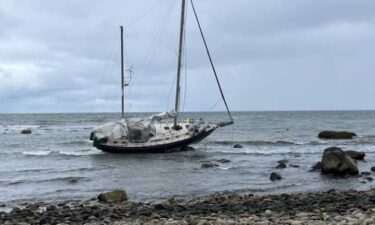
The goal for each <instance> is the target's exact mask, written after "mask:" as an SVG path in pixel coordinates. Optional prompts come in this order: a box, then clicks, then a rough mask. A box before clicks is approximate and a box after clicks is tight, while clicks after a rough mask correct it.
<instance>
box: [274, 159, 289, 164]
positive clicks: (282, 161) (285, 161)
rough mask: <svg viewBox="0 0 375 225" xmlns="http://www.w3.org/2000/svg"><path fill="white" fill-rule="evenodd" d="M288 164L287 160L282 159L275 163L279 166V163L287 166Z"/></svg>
mask: <svg viewBox="0 0 375 225" xmlns="http://www.w3.org/2000/svg"><path fill="white" fill-rule="evenodd" d="M288 162H289V160H287V159H282V160H279V161H277V163H279V164H281V163H283V164H287V163H288Z"/></svg>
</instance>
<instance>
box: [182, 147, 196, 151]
mask: <svg viewBox="0 0 375 225" xmlns="http://www.w3.org/2000/svg"><path fill="white" fill-rule="evenodd" d="M182 150H183V151H194V150H195V148H193V147H191V146H186V147H184V148H183V149H182Z"/></svg>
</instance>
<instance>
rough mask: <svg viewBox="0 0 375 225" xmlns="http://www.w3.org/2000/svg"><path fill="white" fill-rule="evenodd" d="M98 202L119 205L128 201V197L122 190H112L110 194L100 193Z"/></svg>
mask: <svg viewBox="0 0 375 225" xmlns="http://www.w3.org/2000/svg"><path fill="white" fill-rule="evenodd" d="M98 200H99V202H106V203H121V202H124V201H126V200H128V196H127V194H126V192H125V191H124V190H114V191H110V192H104V193H101V194H100V195H99V196H98Z"/></svg>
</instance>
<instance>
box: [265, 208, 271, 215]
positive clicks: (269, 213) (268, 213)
mask: <svg viewBox="0 0 375 225" xmlns="http://www.w3.org/2000/svg"><path fill="white" fill-rule="evenodd" d="M264 213H265V214H266V215H267V216H270V215H271V214H272V211H271V210H269V209H267V210H266V211H265V212H264Z"/></svg>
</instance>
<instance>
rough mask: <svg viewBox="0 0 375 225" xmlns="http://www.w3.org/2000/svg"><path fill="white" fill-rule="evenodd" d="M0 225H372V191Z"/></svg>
mask: <svg viewBox="0 0 375 225" xmlns="http://www.w3.org/2000/svg"><path fill="white" fill-rule="evenodd" d="M0 224H21V225H26V224H61V225H62V224H86V225H97V224H117V225H122V224H170V225H171V224H176V225H177V224H187V225H188V224H191V225H209V224H215V225H216V224H217V225H220V224H259V225H260V224H262V225H268V224H292V225H298V224H316V225H318V224H375V189H373V190H369V191H362V192H361V191H355V190H347V191H340V192H339V191H335V190H330V191H327V192H316V193H300V194H281V195H266V196H254V195H252V194H236V193H217V194H212V195H209V196H205V197H199V198H195V199H190V200H187V199H177V198H170V199H168V200H167V201H164V202H158V203H137V202H130V201H124V202H122V203H101V202H99V201H97V200H94V199H92V200H88V201H82V202H74V203H69V204H68V203H59V204H44V203H32V204H31V203H30V204H23V205H22V206H20V207H15V208H13V210H12V211H11V212H0Z"/></svg>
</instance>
